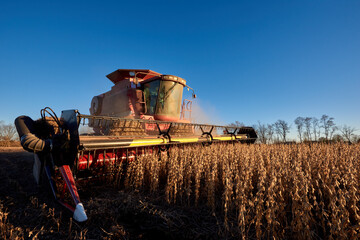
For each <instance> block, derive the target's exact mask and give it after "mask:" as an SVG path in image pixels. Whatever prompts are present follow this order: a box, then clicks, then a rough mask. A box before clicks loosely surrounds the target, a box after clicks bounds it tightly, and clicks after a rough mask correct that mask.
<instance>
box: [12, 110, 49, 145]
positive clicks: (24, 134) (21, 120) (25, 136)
mask: <svg viewBox="0 0 360 240" xmlns="http://www.w3.org/2000/svg"><path fill="white" fill-rule="evenodd" d="M15 126H16V130H17V132H18V134H19V137H20V142H21V146H22V147H23V148H24V149H25V150H26V151H28V152H43V151H50V150H51V145H52V142H51V140H50V139H47V140H43V139H40V138H38V137H37V136H36V135H35V133H36V130H35V129H34V121H33V120H32V119H31V118H30V117H28V116H20V117H17V118H16V119H15Z"/></svg>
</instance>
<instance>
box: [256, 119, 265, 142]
mask: <svg viewBox="0 0 360 240" xmlns="http://www.w3.org/2000/svg"><path fill="white" fill-rule="evenodd" d="M254 128H255V130H256V133H257V135H258V139H259V141H260V142H261V143H264V144H266V143H267V140H268V139H267V126H266V125H265V124H261V122H260V121H258V124H257V125H255V126H254Z"/></svg>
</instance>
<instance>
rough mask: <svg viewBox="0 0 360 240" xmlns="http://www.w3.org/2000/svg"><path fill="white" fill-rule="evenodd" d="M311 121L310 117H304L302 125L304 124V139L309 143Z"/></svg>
mask: <svg viewBox="0 0 360 240" xmlns="http://www.w3.org/2000/svg"><path fill="white" fill-rule="evenodd" d="M311 121H312V118H311V117H306V118H305V119H304V124H305V138H306V140H307V141H311V140H312V139H311Z"/></svg>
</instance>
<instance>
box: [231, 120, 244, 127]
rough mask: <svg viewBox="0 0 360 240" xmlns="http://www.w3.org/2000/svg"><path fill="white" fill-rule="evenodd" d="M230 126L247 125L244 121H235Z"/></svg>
mask: <svg viewBox="0 0 360 240" xmlns="http://www.w3.org/2000/svg"><path fill="white" fill-rule="evenodd" d="M228 126H229V127H243V126H245V125H244V123H242V122H239V121H235V122H234V123H230V124H229V125H228Z"/></svg>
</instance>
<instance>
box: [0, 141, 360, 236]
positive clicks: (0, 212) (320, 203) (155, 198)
mask: <svg viewBox="0 0 360 240" xmlns="http://www.w3.org/2000/svg"><path fill="white" fill-rule="evenodd" d="M32 158H33V156H32V154H30V153H27V152H24V151H22V150H21V148H16V147H15V148H7V149H6V150H5V149H2V150H1V151H0V183H1V184H0V230H1V232H0V234H1V235H0V239H37V238H38V239H154V238H157V239H239V238H243V239H359V238H360V214H359V213H360V210H359V209H360V202H359V199H360V190H359V189H360V144H354V145H347V144H341V143H338V144H316V143H315V144H294V145H281V144H279V145H259V144H255V145H244V144H243V145H241V144H236V145H222V144H218V145H216V144H215V145H211V146H208V147H206V148H204V147H199V146H191V147H184V148H182V147H179V148H177V147H173V148H171V150H170V152H169V156H167V155H165V156H162V157H161V159H159V158H158V157H157V156H153V155H152V156H145V157H139V158H138V159H137V160H136V161H131V162H129V163H128V164H127V167H126V171H125V172H124V174H122V175H121V176H123V177H122V178H121V179H120V181H118V180H119V178H118V179H117V178H116V177H115V178H113V179H106V180H105V181H103V182H102V184H96V183H92V184H89V183H80V184H79V187H78V189H79V194H80V197H81V200H82V202H83V203H84V207H85V210H86V212H87V214H88V217H89V220H88V221H87V222H85V223H82V224H79V223H76V222H75V221H73V220H72V218H71V215H70V214H69V213H68V212H67V211H66V210H64V209H63V208H62V207H61V206H59V205H58V204H57V203H55V202H54V201H53V200H52V197H51V196H50V195H49V191H47V190H48V189H47V188H46V186H42V187H37V186H36V184H35V182H34V180H33V177H32V162H33V160H32ZM120 170H121V171H124V170H123V169H119V171H120Z"/></svg>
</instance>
